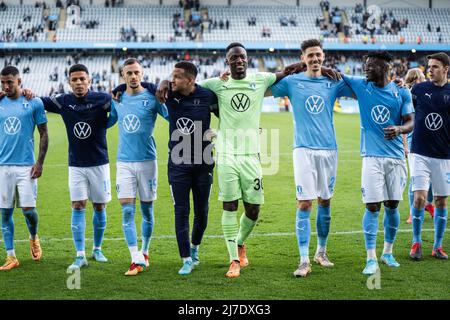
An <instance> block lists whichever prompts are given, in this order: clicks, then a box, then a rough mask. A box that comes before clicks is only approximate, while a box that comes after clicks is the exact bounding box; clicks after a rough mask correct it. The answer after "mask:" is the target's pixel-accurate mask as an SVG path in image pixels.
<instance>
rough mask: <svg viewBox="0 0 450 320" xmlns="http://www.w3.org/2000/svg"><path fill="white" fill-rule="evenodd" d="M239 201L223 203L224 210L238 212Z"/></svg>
mask: <svg viewBox="0 0 450 320" xmlns="http://www.w3.org/2000/svg"><path fill="white" fill-rule="evenodd" d="M237 209H238V201H237V200H236V201H229V202H224V203H223V210H225V211H237Z"/></svg>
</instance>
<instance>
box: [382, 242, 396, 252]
mask: <svg viewBox="0 0 450 320" xmlns="http://www.w3.org/2000/svg"><path fill="white" fill-rule="evenodd" d="M393 245H394V244H393V243H389V242H385V243H384V248H383V254H385V253H387V254H392V246H393Z"/></svg>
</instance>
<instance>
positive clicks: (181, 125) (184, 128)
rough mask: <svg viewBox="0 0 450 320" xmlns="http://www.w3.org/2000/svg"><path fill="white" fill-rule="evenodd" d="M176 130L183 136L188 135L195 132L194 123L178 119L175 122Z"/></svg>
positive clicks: (186, 119)
mask: <svg viewBox="0 0 450 320" xmlns="http://www.w3.org/2000/svg"><path fill="white" fill-rule="evenodd" d="M176 125H177V129H178V131H180V132H181V133H182V134H184V135H189V134H191V133H192V132H194V131H195V123H194V121H192V120H191V119H189V118H184V117H182V118H179V119H178V120H177V123H176Z"/></svg>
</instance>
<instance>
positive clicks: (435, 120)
mask: <svg viewBox="0 0 450 320" xmlns="http://www.w3.org/2000/svg"><path fill="white" fill-rule="evenodd" d="M443 123H444V121H443V120H442V117H441V115H440V114H438V113H434V112H432V113H430V114H428V115H427V117H426V118H425V125H426V126H427V128H428V129H429V130H431V131H436V130H439V129H440V128H441V127H442V124H443Z"/></svg>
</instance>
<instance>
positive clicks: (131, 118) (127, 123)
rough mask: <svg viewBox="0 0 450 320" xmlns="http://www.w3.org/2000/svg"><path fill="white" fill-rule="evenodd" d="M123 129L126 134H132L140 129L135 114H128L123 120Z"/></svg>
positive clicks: (139, 123) (139, 122)
mask: <svg viewBox="0 0 450 320" xmlns="http://www.w3.org/2000/svg"><path fill="white" fill-rule="evenodd" d="M122 126H123V129H124V130H125V131H126V132H128V133H134V132H136V131H138V130H139V128H140V127H141V121H140V120H139V117H138V116H136V115H135V114H132V113H129V114H127V115H126V116H125V117H124V118H123V122H122Z"/></svg>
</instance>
